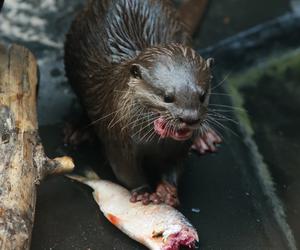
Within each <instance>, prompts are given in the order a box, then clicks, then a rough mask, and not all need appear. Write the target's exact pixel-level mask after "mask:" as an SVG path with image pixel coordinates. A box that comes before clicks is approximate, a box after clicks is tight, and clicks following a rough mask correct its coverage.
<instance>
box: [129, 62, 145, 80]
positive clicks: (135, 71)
mask: <svg viewBox="0 0 300 250" xmlns="http://www.w3.org/2000/svg"><path fill="white" fill-rule="evenodd" d="M130 74H131V75H132V76H133V77H134V78H137V79H142V71H141V66H140V65H138V64H132V65H131V67H130Z"/></svg>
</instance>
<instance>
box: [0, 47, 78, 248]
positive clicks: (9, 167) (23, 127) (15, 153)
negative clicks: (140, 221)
mask: <svg viewBox="0 0 300 250" xmlns="http://www.w3.org/2000/svg"><path fill="white" fill-rule="evenodd" d="M37 82H38V79H37V64H36V60H35V58H34V56H33V55H32V54H31V52H30V51H29V50H27V49H26V48H24V47H21V46H17V45H12V46H11V47H10V48H9V49H6V48H5V47H3V46H1V45H0V249H2V250H3V249H5V250H18V249H29V248H30V240H31V231H32V227H33V220H34V212H35V203H36V188H37V184H38V183H39V182H40V180H42V179H43V178H44V177H45V176H47V175H48V174H58V173H65V172H70V171H72V169H73V168H74V165H73V162H72V160H71V159H70V158H68V157H62V158H56V159H54V160H50V159H49V158H47V157H46V156H45V153H44V150H43V146H42V144H41V142H40V138H39V135H38V124H37V114H36V97H37V93H36V89H37Z"/></svg>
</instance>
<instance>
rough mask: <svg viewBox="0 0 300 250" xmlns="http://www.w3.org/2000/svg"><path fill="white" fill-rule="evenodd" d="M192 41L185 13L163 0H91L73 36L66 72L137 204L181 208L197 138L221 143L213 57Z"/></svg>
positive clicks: (74, 25) (73, 28) (70, 35)
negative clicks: (214, 112) (214, 108)
mask: <svg viewBox="0 0 300 250" xmlns="http://www.w3.org/2000/svg"><path fill="white" fill-rule="evenodd" d="M190 41H191V37H190V32H189V31H188V28H187V27H186V25H185V24H184V23H183V22H182V21H181V20H180V15H179V12H178V11H177V10H176V9H175V8H174V7H173V6H172V4H171V3H170V2H169V1H160V0H143V1H141V0H93V1H91V2H90V3H89V4H88V5H87V7H86V8H85V9H84V10H83V11H82V12H81V13H80V14H79V15H78V16H77V18H76V19H75V20H74V22H73V23H72V26H71V29H70V31H69V33H68V35H67V39H66V43H65V68H66V74H67V77H68V79H69V81H70V83H71V84H72V86H73V88H74V90H75V92H76V93H77V95H78V96H79V98H80V100H81V102H82V104H83V106H84V107H85V110H86V111H87V113H88V116H89V118H90V120H91V122H92V123H93V124H94V128H95V131H96V133H97V135H98V137H99V138H100V140H101V141H102V142H103V144H104V146H105V151H106V154H107V157H108V160H109V162H110V165H111V167H112V169H113V171H114V173H115V175H116V177H117V178H118V180H119V181H120V182H121V183H122V184H123V185H125V186H126V187H127V188H130V189H132V190H135V191H136V192H133V197H132V201H133V202H136V201H140V200H141V201H143V202H144V203H145V204H147V203H148V202H151V201H152V202H161V201H163V202H166V203H167V204H170V205H177V204H178V199H177V192H176V185H177V181H178V177H179V175H180V173H181V171H182V163H183V160H184V159H185V158H186V156H187V154H188V152H189V149H190V147H191V145H192V140H193V139H194V138H196V136H199V135H202V138H203V137H205V136H206V133H210V134H209V136H206V137H208V138H212V140H211V141H210V144H214V142H218V140H219V138H218V137H217V136H216V135H215V134H214V133H213V132H212V131H211V132H209V130H208V127H207V124H206V117H207V110H208V100H209V94H210V82H211V79H212V76H211V64H212V60H211V59H208V60H204V59H203V58H202V57H201V56H200V55H198V54H197V53H196V52H195V51H194V50H193V49H192V48H190V47H189V44H190ZM206 131H208V132H206ZM201 143H203V139H202V140H201V139H200V144H201ZM149 186H150V188H152V191H148V190H147V191H145V189H144V187H149ZM156 187H157V189H156Z"/></svg>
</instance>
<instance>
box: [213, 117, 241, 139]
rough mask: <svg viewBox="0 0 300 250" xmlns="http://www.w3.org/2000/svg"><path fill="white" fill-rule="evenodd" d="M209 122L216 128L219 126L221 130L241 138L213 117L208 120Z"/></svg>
mask: <svg viewBox="0 0 300 250" xmlns="http://www.w3.org/2000/svg"><path fill="white" fill-rule="evenodd" d="M207 121H208V122H212V123H213V124H215V125H216V126H218V127H219V128H222V129H224V130H226V131H229V132H231V133H232V134H233V135H235V136H237V137H239V135H238V134H237V133H235V132H234V131H233V130H232V129H230V128H228V127H227V126H225V125H223V124H222V123H220V122H218V121H217V120H216V119H213V118H211V117H208V118H207Z"/></svg>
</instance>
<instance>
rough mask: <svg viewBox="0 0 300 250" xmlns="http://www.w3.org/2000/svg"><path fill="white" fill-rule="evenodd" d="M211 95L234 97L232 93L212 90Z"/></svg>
mask: <svg viewBox="0 0 300 250" xmlns="http://www.w3.org/2000/svg"><path fill="white" fill-rule="evenodd" d="M210 95H216V96H227V97H232V95H230V94H226V93H216V92H211V93H210Z"/></svg>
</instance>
